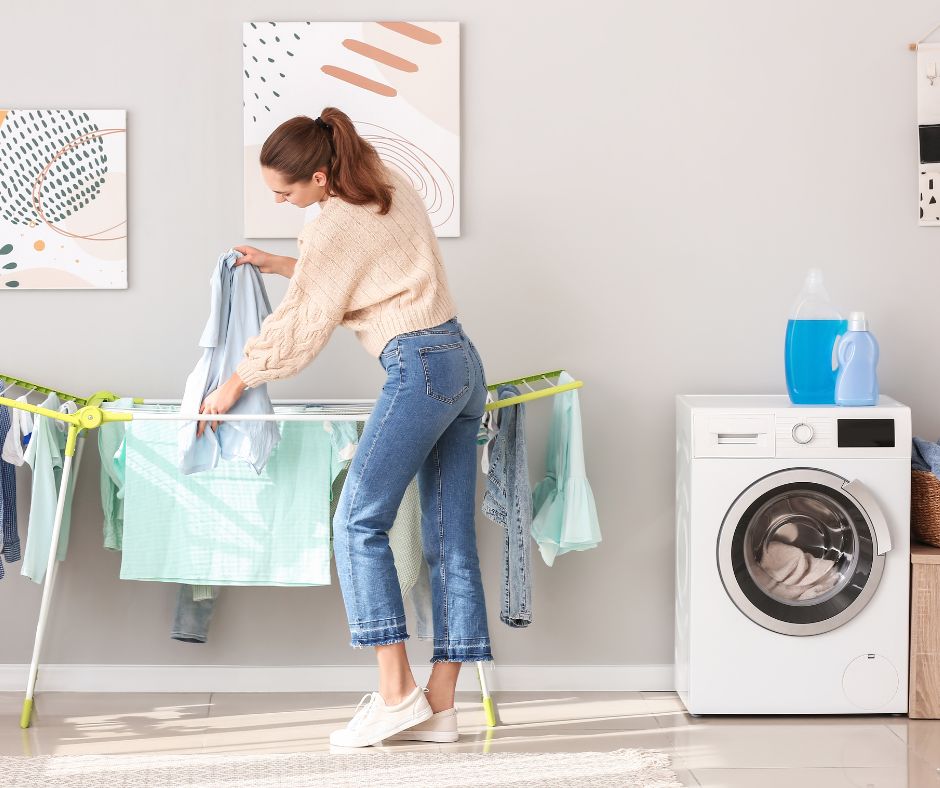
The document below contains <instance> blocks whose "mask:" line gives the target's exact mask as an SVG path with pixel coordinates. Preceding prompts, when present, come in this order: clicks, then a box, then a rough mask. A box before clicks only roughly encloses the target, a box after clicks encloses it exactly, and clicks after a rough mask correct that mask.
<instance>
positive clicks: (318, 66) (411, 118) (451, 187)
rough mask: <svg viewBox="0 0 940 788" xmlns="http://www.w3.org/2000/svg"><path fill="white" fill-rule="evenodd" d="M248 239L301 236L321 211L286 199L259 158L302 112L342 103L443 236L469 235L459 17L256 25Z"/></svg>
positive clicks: (250, 29)
mask: <svg viewBox="0 0 940 788" xmlns="http://www.w3.org/2000/svg"><path fill="white" fill-rule="evenodd" d="M242 43H243V48H242V52H243V57H244V74H243V79H244V123H245V235H246V237H248V238H293V237H296V236H298V235H299V234H300V231H301V229H302V227H303V225H304V224H305V223H306V222H308V221H310V220H311V219H313V218H314V217H315V216H316V214H317V213H318V210H319V209H318V208H317V206H311V207H310V208H307V209H299V208H295V207H294V206H292V205H289V204H284V203H281V204H276V203H275V202H274V195H273V194H272V193H271V191H270V190H269V189H268V188H267V187H266V186H265V184H264V181H263V180H262V179H261V169H260V166H259V164H258V155H259V153H260V152H261V146H262V145H263V144H264V141H265V139H266V138H267V137H268V135H269V134H270V133H271V132H272V131H274V129H275V128H277V126H278V125H280V124H281V123H283V122H284V121H285V120H288V119H289V118H292V117H294V116H296V115H307V116H308V117H311V118H316V117H317V116H318V115H319V114H320V110H322V109H323V107H338V108H339V109H341V110H342V111H343V112H345V113H346V114H347V115H349V117H350V118H352V120H353V122H354V123H355V124H356V129H357V130H358V131H359V133H360V134H361V135H362V136H363V137H365V139H367V140H368V141H369V142H370V143H372V145H374V146H375V148H376V150H377V151H378V153H379V155H380V156H381V157H382V159H383V160H384V161H385V162H386V163H387V164H390V165H391V166H394V167H397V168H398V169H400V170H401V171H402V172H403V173H404V174H405V175H406V176H408V177H409V178H410V179H411V182H412V183H413V184H414V186H415V188H416V189H417V190H418V192H419V193H420V194H421V195H422V197H423V198H424V201H425V204H426V205H427V208H428V216H429V218H430V220H431V224H432V225H433V227H434V230H435V232H436V233H437V235H438V236H439V237H455V236H458V235H460V25H459V23H457V22H247V23H246V24H245V26H244V39H243V42H242Z"/></svg>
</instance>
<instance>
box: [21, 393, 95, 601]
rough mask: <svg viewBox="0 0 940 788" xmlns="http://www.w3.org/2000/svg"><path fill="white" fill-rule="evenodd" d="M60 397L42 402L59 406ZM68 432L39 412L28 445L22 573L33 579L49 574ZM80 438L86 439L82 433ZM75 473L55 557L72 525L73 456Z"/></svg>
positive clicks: (59, 555) (60, 552)
mask: <svg viewBox="0 0 940 788" xmlns="http://www.w3.org/2000/svg"><path fill="white" fill-rule="evenodd" d="M60 404H61V403H60V402H59V398H58V397H57V396H56V395H55V394H50V395H49V396H48V397H46V400H45V401H44V402H43V403H42V405H40V407H42V408H47V409H48V410H58V409H59V407H60ZM66 438H67V433H66V432H63V431H62V430H60V429H58V428H57V427H56V422H55V420H54V419H50V418H48V417H47V416H36V418H35V420H34V421H33V434H32V437H31V438H30V439H29V445H28V446H27V447H26V453H25V460H26V462H27V464H28V465H29V467H30V468H32V470H33V490H32V497H31V499H30V506H29V526H28V530H27V532H26V547H25V549H24V550H23V569H22V574H24V575H25V576H26V577H28V578H29V579H30V580H32V581H34V582H36V583H41V582H42V581H43V578H45V576H46V563H47V562H48V560H49V549H50V547H51V546H52V531H53V530H54V528H55V511H56V503H57V502H58V497H59V484H60V483H61V481H62V466H63V461H64V459H65V442H66ZM79 440H83V438H82V437H79ZM72 468H73V473H72V478H71V479H70V480H69V484H68V490H67V492H66V495H65V509H64V511H63V513H62V527H61V529H60V531H59V545H58V552H57V554H56V557H57V559H58V560H59V561H63V560H64V559H65V553H66V551H67V550H68V544H69V525H70V523H71V510H72V493H73V491H74V490H75V473H74V469H75V468H77V465H76V464H75V462H74V460H73V463H72Z"/></svg>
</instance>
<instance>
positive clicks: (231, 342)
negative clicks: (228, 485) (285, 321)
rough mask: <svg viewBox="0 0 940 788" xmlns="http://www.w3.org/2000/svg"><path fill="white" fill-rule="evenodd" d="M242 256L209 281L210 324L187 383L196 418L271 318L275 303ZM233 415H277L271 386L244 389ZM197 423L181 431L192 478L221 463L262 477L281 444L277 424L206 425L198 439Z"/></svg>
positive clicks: (183, 465)
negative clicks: (237, 464)
mask: <svg viewBox="0 0 940 788" xmlns="http://www.w3.org/2000/svg"><path fill="white" fill-rule="evenodd" d="M239 257H241V255H240V254H239V253H238V252H236V251H234V250H229V251H228V252H226V253H225V254H223V255H222V256H221V257H219V261H218V263H217V264H216V267H215V270H214V271H213V273H212V277H211V278H210V279H209V285H210V288H211V306H210V311H209V319H208V321H207V322H206V327H205V329H204V330H203V332H202V337H201V338H200V339H199V346H200V347H202V348H203V352H202V358H201V359H200V360H199V363H198V364H196V368H195V369H194V370H193V371H192V373H190V375H189V378H188V379H187V380H186V389H185V392H184V393H183V401H182V405H181V410H182V412H183V413H196V412H198V411H199V406H200V405H202V402H203V400H204V399H205V397H206V395H207V394H209V393H210V392H211V391H214V390H215V389H217V388H218V387H219V386H220V385H221V384H222V383H224V382H225V381H226V380H227V379H228V378H229V377H230V376H231V375H232V373H233V372H234V371H235V368H236V367H237V366H238V364H239V363H240V362H241V360H242V358H243V356H244V349H245V344H246V343H247V342H248V340H249V339H251V338H252V337H256V336H258V334H259V333H261V323H262V322H263V321H264V319H265V318H266V317H267V316H268V315H270V314H271V303H270V301H268V294H267V291H266V290H265V289H264V283H263V282H262V281H261V274H260V273H259V271H258V269H257V268H255V266H253V265H240V266H236V265H235V261H236V260H237V259H238V258H239ZM228 412H229V413H231V414H251V415H256V414H269V413H274V408H273V407H272V406H271V399H270V398H269V397H268V389H267V386H266V385H260V386H256V387H254V388H250V389H245V391H244V393H243V394H242V396H241V397H240V398H239V400H238V402H236V403H235V405H234V406H233V407H232V409H231V410H230V411H228ZM197 427H198V422H195V421H192V422H186V423H185V424H184V425H183V426H182V427H180V430H179V469H180V471H181V472H182V473H185V474H190V473H197V472H198V471H206V470H211V469H213V468H215V467H216V466H217V465H218V463H219V459H220V457H221V458H224V459H226V460H244V461H245V462H247V463H248V464H250V465H251V466H252V467H253V468H254V469H255V472H256V473H258V474H259V475H260V474H261V471H262V470H263V469H264V466H265V463H266V462H267V461H268V457H269V456H270V455H271V451H272V450H273V449H274V447H275V446H277V444H278V441H280V439H281V431H280V429H279V427H278V424H277V422H274V421H227V422H222V424H221V425H220V426H219V429H218V431H214V430H212V428H211V427H209V426H208V424H207V425H206V429H205V432H203V434H202V437H201V438H197V437H196V429H197Z"/></svg>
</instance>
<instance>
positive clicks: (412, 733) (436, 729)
mask: <svg viewBox="0 0 940 788" xmlns="http://www.w3.org/2000/svg"><path fill="white" fill-rule="evenodd" d="M388 738H389V740H390V741H436V742H449V741H457V739H459V738H460V736H459V735H458V733H457V710H456V709H455V708H453V707H451V708H449V709H444V711H439V712H437V714H434V715H432V716H431V717H429V718H428V719H426V720H425V721H424V722H419V723H418V724H417V725H412V726H411V727H410V728H408V729H407V730H403V731H402V732H401V733H396V734H393V735H392V736H389V737H388Z"/></svg>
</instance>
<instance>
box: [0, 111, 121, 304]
mask: <svg viewBox="0 0 940 788" xmlns="http://www.w3.org/2000/svg"><path fill="white" fill-rule="evenodd" d="M125 140H126V113H125V112H124V111H123V110H48V109H30V110H24V109H9V110H0V291H9V290H17V289H18V290H43V289H45V290H71V289H88V288H93V289H95V288H102V289H118V288H126V287H127V155H126V144H125Z"/></svg>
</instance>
